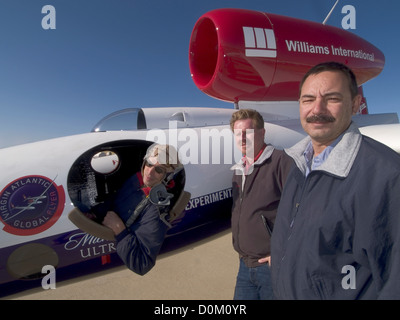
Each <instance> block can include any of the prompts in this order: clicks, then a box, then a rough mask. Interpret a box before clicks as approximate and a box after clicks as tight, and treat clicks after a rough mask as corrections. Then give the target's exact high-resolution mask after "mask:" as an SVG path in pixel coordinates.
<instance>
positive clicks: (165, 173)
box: [86, 144, 182, 275]
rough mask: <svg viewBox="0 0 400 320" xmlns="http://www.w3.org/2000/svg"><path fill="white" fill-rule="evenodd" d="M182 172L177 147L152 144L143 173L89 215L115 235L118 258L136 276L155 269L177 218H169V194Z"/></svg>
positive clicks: (148, 150) (170, 194) (130, 179)
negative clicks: (158, 257) (175, 179)
mask: <svg viewBox="0 0 400 320" xmlns="http://www.w3.org/2000/svg"><path fill="white" fill-rule="evenodd" d="M181 169H182V165H181V163H180V161H179V159H178V153H177V151H176V149H175V148H174V147H172V146H170V145H158V144H153V145H151V146H150V147H149V148H148V149H147V152H146V155H145V157H144V161H143V164H142V167H141V170H140V171H139V172H137V173H136V174H134V175H132V176H131V177H130V178H129V179H128V180H126V181H125V183H124V184H123V185H122V187H121V188H120V189H119V191H118V192H116V193H115V194H114V195H113V196H112V197H111V198H109V199H107V200H106V201H104V202H103V203H100V204H98V205H96V206H94V207H93V208H91V210H90V213H87V214H86V216H90V218H91V219H94V220H96V221H97V222H99V223H102V224H103V225H104V226H106V227H108V228H110V229H111V230H112V231H113V233H114V235H115V239H116V250H117V253H118V255H119V257H120V258H121V259H122V260H123V262H124V263H125V265H126V266H127V267H128V268H129V269H130V270H132V271H134V272H135V273H137V274H140V275H144V274H145V273H147V272H148V271H150V269H151V268H152V267H153V266H154V265H155V262H156V257H157V255H158V253H159V251H160V248H161V246H162V244H163V242H164V238H165V235H166V232H167V230H168V229H169V227H171V223H172V220H173V219H176V218H177V217H171V215H170V214H169V209H170V199H171V198H172V197H173V194H172V193H170V192H169V191H170V190H171V189H172V188H173V187H174V180H173V179H172V178H173V176H174V174H175V173H177V172H178V171H179V170H181Z"/></svg>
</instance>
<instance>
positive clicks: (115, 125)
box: [91, 108, 146, 132]
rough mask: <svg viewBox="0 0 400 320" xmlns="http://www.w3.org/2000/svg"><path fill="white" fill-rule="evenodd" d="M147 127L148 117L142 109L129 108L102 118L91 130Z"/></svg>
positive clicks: (102, 130)
mask: <svg viewBox="0 0 400 320" xmlns="http://www.w3.org/2000/svg"><path fill="white" fill-rule="evenodd" d="M140 129H146V119H145V116H144V113H143V110H142V109H139V108H128V109H124V110H120V111H116V112H114V113H111V114H109V115H108V116H106V117H104V118H103V119H101V120H100V121H99V122H98V123H97V124H96V125H95V126H94V127H93V129H92V130H91V131H92V132H104V131H121V130H127V131H129V130H140Z"/></svg>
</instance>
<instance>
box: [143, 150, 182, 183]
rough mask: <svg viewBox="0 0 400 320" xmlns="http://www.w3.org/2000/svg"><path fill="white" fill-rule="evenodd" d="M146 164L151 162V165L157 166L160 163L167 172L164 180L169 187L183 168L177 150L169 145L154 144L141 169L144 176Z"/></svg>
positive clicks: (148, 151) (147, 153)
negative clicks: (169, 183)
mask: <svg viewBox="0 0 400 320" xmlns="http://www.w3.org/2000/svg"><path fill="white" fill-rule="evenodd" d="M154 158H155V159H156V160H155V159H154ZM150 159H151V160H150ZM154 160H155V161H154ZM146 162H149V163H150V164H155V163H157V162H158V163H159V164H160V165H162V166H163V167H164V168H165V169H166V170H167V173H166V175H165V177H164V179H163V183H164V184H165V185H167V184H168V182H169V181H170V180H171V179H172V178H173V177H174V175H175V174H176V173H177V172H179V171H180V170H181V169H182V168H183V166H182V164H181V163H180V161H179V156H178V152H177V150H176V149H175V148H174V147H173V146H171V145H168V144H157V143H153V144H152V145H151V146H150V147H148V149H147V151H146V155H145V156H144V158H143V164H142V168H141V171H142V174H143V170H144V166H145V164H146ZM152 162H154V163H152Z"/></svg>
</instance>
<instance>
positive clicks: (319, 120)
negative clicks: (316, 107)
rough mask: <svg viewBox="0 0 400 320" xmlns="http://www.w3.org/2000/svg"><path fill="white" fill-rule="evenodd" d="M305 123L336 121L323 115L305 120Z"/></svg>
mask: <svg viewBox="0 0 400 320" xmlns="http://www.w3.org/2000/svg"><path fill="white" fill-rule="evenodd" d="M306 121H307V123H315V122H318V123H330V122H335V121H336V119H335V118H334V117H332V116H327V115H323V114H315V115H312V116H310V117H307V118H306Z"/></svg>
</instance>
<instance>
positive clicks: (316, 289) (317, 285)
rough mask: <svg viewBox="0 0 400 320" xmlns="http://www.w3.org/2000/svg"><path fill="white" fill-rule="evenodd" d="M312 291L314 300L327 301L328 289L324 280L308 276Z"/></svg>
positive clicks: (316, 276) (317, 276) (319, 277)
mask: <svg viewBox="0 0 400 320" xmlns="http://www.w3.org/2000/svg"><path fill="white" fill-rule="evenodd" d="M310 281H311V286H312V291H313V293H314V295H315V298H316V299H321V300H327V299H329V297H330V294H329V289H328V287H327V285H326V283H325V281H324V279H323V278H322V277H321V276H319V275H315V274H314V275H311V276H310Z"/></svg>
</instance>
